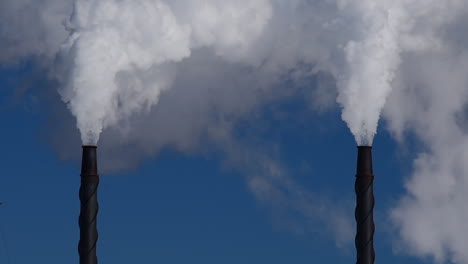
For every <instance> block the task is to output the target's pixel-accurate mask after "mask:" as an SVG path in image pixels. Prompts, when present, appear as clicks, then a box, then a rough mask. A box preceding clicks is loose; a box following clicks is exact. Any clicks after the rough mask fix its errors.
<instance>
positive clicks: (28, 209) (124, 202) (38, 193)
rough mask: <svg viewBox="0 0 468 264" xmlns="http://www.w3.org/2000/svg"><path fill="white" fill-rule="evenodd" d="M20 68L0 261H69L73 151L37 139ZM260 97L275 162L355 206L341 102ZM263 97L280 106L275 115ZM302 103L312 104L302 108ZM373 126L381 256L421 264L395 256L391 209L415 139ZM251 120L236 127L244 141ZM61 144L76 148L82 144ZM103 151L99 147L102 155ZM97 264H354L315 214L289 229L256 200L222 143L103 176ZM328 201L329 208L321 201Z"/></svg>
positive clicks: (1, 76)
mask: <svg viewBox="0 0 468 264" xmlns="http://www.w3.org/2000/svg"><path fill="white" fill-rule="evenodd" d="M19 68H20V69H22V70H18V69H17V70H1V71H0V86H2V89H1V90H0V103H1V105H0V122H1V124H2V126H1V129H0V136H1V138H3V139H4V141H3V144H2V148H3V149H2V151H0V165H1V167H2V172H1V174H2V176H1V177H0V179H1V184H0V201H3V202H4V203H5V206H4V207H0V225H1V228H2V232H3V235H4V237H5V241H6V243H4V242H0V243H2V244H1V247H0V262H1V263H8V262H7V251H8V254H9V258H10V263H15V264H29V263H45V262H47V263H78V253H77V243H78V214H79V200H78V188H79V181H80V178H79V161H78V160H62V159H60V158H59V156H58V155H57V154H56V153H55V152H54V151H53V150H52V148H51V147H50V146H49V143H48V141H47V140H45V137H44V131H47V128H45V127H44V126H45V124H46V122H45V120H46V119H47V117H48V114H49V112H48V111H49V109H48V106H47V104H46V102H45V101H43V100H41V99H38V98H37V97H35V94H36V93H37V91H38V89H41V87H40V85H41V84H40V83H38V84H37V85H32V86H33V87H32V88H29V89H27V90H25V92H24V93H20V94H18V87H17V85H16V83H15V80H20V79H22V78H25V76H28V75H27V73H28V71H29V69H28V67H19ZM275 104H276V105H272V106H267V107H266V110H265V111H264V113H263V114H262V119H263V120H264V122H265V123H266V124H268V127H269V129H268V133H266V134H265V135H263V136H264V137H263V140H262V142H261V144H260V145H264V146H268V145H269V144H275V145H277V146H278V149H279V151H278V155H277V156H278V157H277V158H278V160H279V161H280V162H281V164H282V165H283V166H284V167H285V168H286V170H287V172H288V174H289V176H290V177H292V178H293V179H295V180H296V181H297V182H298V183H299V184H300V185H301V186H303V187H304V188H305V189H307V190H309V191H310V192H313V193H319V194H323V195H325V196H328V197H332V198H333V201H334V202H336V203H339V204H350V205H351V206H350V207H349V208H348V213H349V214H350V215H351V216H352V213H353V210H354V207H353V206H354V204H353V203H354V189H353V188H354V186H353V185H354V171H355V159H356V148H355V142H354V139H353V137H352V136H351V135H350V133H349V131H348V128H347V127H346V125H345V124H344V122H342V121H341V118H340V113H339V109H335V110H333V111H329V112H326V113H319V114H315V115H314V114H311V115H310V116H305V115H303V114H299V113H303V112H305V111H304V108H305V107H307V106H306V105H305V103H304V102H302V101H301V100H300V99H299V98H292V99H289V101H287V102H281V103H275ZM268 107H275V108H281V109H282V110H283V111H284V112H286V113H288V114H289V116H298V117H299V118H296V119H293V120H289V119H285V120H282V119H278V118H275V117H274V116H272V115H271V114H270V113H269V111H268ZM308 113H310V112H308ZM382 126H385V124H381V128H380V133H379V134H378V135H377V137H376V138H375V141H374V170H375V173H376V181H375V195H376V200H377V205H376V216H375V218H376V226H377V234H376V237H375V246H376V254H377V262H378V263H382V264H385V263H403V264H404V263H424V262H418V260H417V259H414V258H410V257H406V256H402V255H400V254H395V252H394V251H393V246H392V243H394V240H393V238H392V230H391V229H390V228H389V225H388V210H389V209H390V208H391V207H392V206H394V205H395V202H396V200H397V199H398V198H399V197H400V196H401V194H402V193H403V191H404V189H403V183H404V179H405V176H407V175H408V174H409V173H410V171H411V160H412V158H413V157H414V148H415V147H414V146H411V144H412V142H411V141H409V144H410V146H409V147H408V148H403V147H400V146H398V145H397V144H396V143H395V142H394V141H393V139H392V138H391V136H390V135H389V134H388V133H387V132H386V130H385V129H384V128H382ZM246 131H247V132H248V131H249V128H248V127H247V128H242V127H240V128H239V131H238V132H239V133H238V135H239V137H240V138H241V139H242V140H244V141H245V142H249V140H251V139H250V138H249V136H248V135H249V133H247V132H246ZM67 147H68V148H70V149H76V151H77V152H80V151H81V148H80V146H79V145H75V144H70V146H67ZM100 154H101V153H100ZM99 203H100V212H99V220H98V225H99V244H98V256H99V260H100V262H101V263H114V264H119V263H165V264H185V263H204V264H219V263H223V264H231V263H232V264H234V263H246V264H250V263H252V264H257V263H271V264H280V263H293V264H302V263H304V264H305V263H336V264H339V263H353V261H355V260H354V259H355V256H354V245H353V244H352V243H348V244H345V245H342V246H341V247H337V246H336V243H335V241H334V239H333V238H332V235H331V234H330V233H329V232H328V231H320V230H323V228H322V227H321V226H320V223H319V224H315V226H314V227H312V228H311V230H313V231H308V232H294V231H293V229H292V228H291V227H290V226H289V225H290V222H291V221H292V222H294V220H295V217H296V216H295V215H294V214H288V213H286V214H285V215H283V214H281V213H278V212H276V210H275V205H268V204H265V203H262V202H259V201H258V200H257V199H255V197H254V195H253V194H252V193H251V192H250V191H249V189H248V188H247V186H246V181H245V177H244V175H243V171H242V170H239V169H238V168H235V166H226V163H225V161H224V158H223V153H220V152H217V151H215V150H213V151H203V152H194V153H192V154H185V153H180V152H177V151H175V150H174V149H171V148H166V149H164V150H163V151H162V152H161V153H159V155H157V156H155V157H152V158H150V159H147V160H146V161H145V162H143V163H142V164H140V166H138V167H137V168H134V169H131V170H126V171H120V172H118V173H112V174H103V175H102V177H101V185H100V190H99ZM329 210H333V208H329Z"/></svg>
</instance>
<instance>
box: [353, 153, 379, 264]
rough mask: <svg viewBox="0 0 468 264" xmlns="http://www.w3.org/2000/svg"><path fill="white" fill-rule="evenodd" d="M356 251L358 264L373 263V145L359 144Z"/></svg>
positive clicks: (356, 186)
mask: <svg viewBox="0 0 468 264" xmlns="http://www.w3.org/2000/svg"><path fill="white" fill-rule="evenodd" d="M355 191H356V211H355V217H356V224H357V233H356V240H355V243H356V251H357V262H356V263H357V264H373V263H374V260H375V252H374V232H375V226H374V174H373V171H372V147H370V146H359V147H358V158H357V173H356V184H355Z"/></svg>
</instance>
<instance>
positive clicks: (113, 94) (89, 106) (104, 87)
mask: <svg viewBox="0 0 468 264" xmlns="http://www.w3.org/2000/svg"><path fill="white" fill-rule="evenodd" d="M175 4H177V3H175ZM178 4H179V5H183V7H184V10H183V11H185V12H186V10H189V12H187V13H185V14H174V12H173V10H172V9H171V7H170V6H169V5H168V4H167V3H165V2H164V1H159V0H145V1H116V0H77V1H76V2H75V6H74V12H73V16H72V17H71V20H70V24H68V28H69V30H70V32H71V35H70V37H69V39H68V41H67V43H66V44H65V45H64V47H63V50H62V52H63V53H65V54H63V56H65V57H66V56H69V57H70V58H69V59H67V61H69V62H70V63H71V65H69V66H70V67H71V68H70V73H69V76H68V79H67V80H66V84H65V88H64V89H63V90H62V91H61V94H62V97H63V100H64V101H65V102H66V103H68V104H69V107H70V110H71V111H72V113H73V114H74V115H75V116H76V118H77V121H78V128H79V129H80V131H81V137H82V141H83V143H84V144H93V145H94V144H97V141H98V139H99V135H100V133H101V132H102V130H103V128H106V127H109V126H112V125H116V124H117V123H118V122H119V121H121V120H122V119H126V118H129V117H130V116H131V115H132V114H135V113H137V112H139V111H142V110H145V109H146V110H148V109H149V108H150V107H151V106H152V105H154V104H156V103H157V102H158V98H159V96H160V93H161V91H163V90H165V89H167V88H169V87H170V85H171V83H172V80H173V78H174V76H173V70H172V69H171V68H172V67H173V66H174V65H173V64H174V63H175V62H179V61H181V60H182V59H184V58H187V57H189V56H190V53H191V49H192V48H194V47H203V46H213V47H214V48H215V49H216V51H217V54H219V55H221V56H226V57H227V58H233V59H234V60H235V59H237V58H238V57H239V56H242V52H244V51H245V49H247V48H248V46H249V45H250V44H251V41H253V40H255V39H256V38H257V37H258V35H259V33H260V32H262V30H263V27H264V25H265V24H266V23H267V20H268V18H269V16H270V15H271V10H270V9H271V7H270V6H269V5H268V2H267V1H265V0H262V1H238V2H236V3H235V4H225V3H221V2H219V1H204V2H201V3H197V5H195V6H193V8H189V9H187V6H190V5H194V4H193V3H192V1H188V2H181V3H178ZM239 6H243V8H239ZM224 16H226V17H227V19H223V17H224ZM247 24H248V25H249V26H248V27H246V28H245V27H244V26H245V25H247Z"/></svg>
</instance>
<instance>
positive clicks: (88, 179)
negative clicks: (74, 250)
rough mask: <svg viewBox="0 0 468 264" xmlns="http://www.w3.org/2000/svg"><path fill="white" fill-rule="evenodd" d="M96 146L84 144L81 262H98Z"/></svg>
mask: <svg viewBox="0 0 468 264" xmlns="http://www.w3.org/2000/svg"><path fill="white" fill-rule="evenodd" d="M96 149H97V147H96V146H83V158H82V161H81V162H82V163H81V187H80V202H81V209H80V218H79V225H80V242H79V244H78V253H79V255H80V264H97V263H98V261H97V255H96V243H97V239H98V232H97V214H98V210H99V206H98V201H97V190H98V185H99V175H98V170H97V156H96Z"/></svg>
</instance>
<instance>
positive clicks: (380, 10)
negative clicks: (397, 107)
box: [338, 0, 409, 145]
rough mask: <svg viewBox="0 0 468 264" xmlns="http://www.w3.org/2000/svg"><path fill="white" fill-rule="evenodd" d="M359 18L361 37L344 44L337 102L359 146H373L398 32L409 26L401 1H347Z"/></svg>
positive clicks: (394, 66)
mask: <svg viewBox="0 0 468 264" xmlns="http://www.w3.org/2000/svg"><path fill="white" fill-rule="evenodd" d="M342 8H344V9H348V8H349V9H352V8H355V9H356V10H355V12H356V14H357V16H359V17H361V19H360V20H361V21H359V23H358V24H359V25H360V26H361V30H359V32H358V34H359V35H362V36H363V38H362V39H361V40H357V41H354V40H352V41H350V42H349V43H348V44H347V45H346V46H345V52H346V60H347V62H348V65H347V67H348V71H347V72H346V73H345V75H344V76H343V78H342V79H341V80H340V93H339V97H338V102H340V104H341V105H342V106H343V114H342V117H343V120H345V121H346V122H347V123H348V126H349V128H350V130H351V132H352V133H353V134H354V137H355V138H356V142H357V143H358V145H372V141H373V138H374V135H375V134H376V132H377V124H378V121H379V117H380V112H381V111H382V108H383V107H384V105H385V101H386V99H387V96H388V94H389V93H390V91H391V85H392V81H393V79H394V76H395V71H396V70H397V69H398V65H399V63H400V49H401V48H400V43H399V41H400V35H402V33H403V30H404V29H405V28H404V26H406V27H408V26H409V25H408V19H407V16H408V15H407V13H406V10H405V6H404V5H403V1H400V0H397V1H375V0H364V1H360V2H359V4H357V5H356V2H355V1H351V2H347V3H346V4H345V5H344V6H343V7H342Z"/></svg>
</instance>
